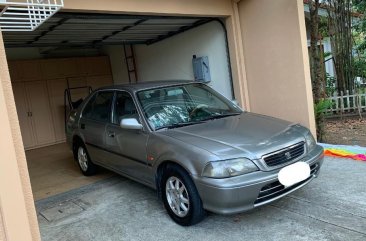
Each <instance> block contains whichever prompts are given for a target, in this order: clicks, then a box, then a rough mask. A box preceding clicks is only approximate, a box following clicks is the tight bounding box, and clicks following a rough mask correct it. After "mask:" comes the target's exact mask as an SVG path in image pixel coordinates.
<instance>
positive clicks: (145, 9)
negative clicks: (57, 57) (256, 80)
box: [64, 0, 232, 16]
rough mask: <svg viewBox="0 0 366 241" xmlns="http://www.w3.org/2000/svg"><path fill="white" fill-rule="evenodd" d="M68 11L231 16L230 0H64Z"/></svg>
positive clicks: (65, 8)
mask: <svg viewBox="0 0 366 241" xmlns="http://www.w3.org/2000/svg"><path fill="white" fill-rule="evenodd" d="M64 3H65V7H64V10H68V11H85V10H89V11H112V12H116V13H129V14H134V13H135V14H159V15H164V14H165V15H200V16H229V15H231V13H232V6H231V1H230V0H155V1H153V0H108V1H100V0H87V1H86V0H64Z"/></svg>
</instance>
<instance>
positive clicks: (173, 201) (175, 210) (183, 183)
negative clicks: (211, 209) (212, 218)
mask: <svg viewBox="0 0 366 241" xmlns="http://www.w3.org/2000/svg"><path fill="white" fill-rule="evenodd" d="M161 193H162V199H163V202H164V206H165V209H166V210H167V212H168V214H169V216H170V217H171V218H172V219H173V220H174V221H175V222H176V223H177V224H179V225H182V226H191V225H194V224H197V223H199V222H200V221H202V220H203V219H204V218H205V215H206V213H205V210H204V209H203V205H202V200H201V198H200V196H199V193H198V191H197V189H196V186H195V185H194V183H193V181H192V179H191V177H190V176H189V174H188V173H187V172H186V171H185V170H184V169H183V168H182V167H180V166H178V165H173V164H168V165H167V166H166V168H165V170H164V172H163V177H162V182H161Z"/></svg>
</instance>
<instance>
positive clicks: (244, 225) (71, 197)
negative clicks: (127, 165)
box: [36, 158, 366, 241]
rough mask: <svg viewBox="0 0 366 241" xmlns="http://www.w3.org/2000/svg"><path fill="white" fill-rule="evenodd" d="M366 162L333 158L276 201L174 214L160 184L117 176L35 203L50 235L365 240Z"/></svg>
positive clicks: (45, 232)
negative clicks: (178, 220)
mask: <svg viewBox="0 0 366 241" xmlns="http://www.w3.org/2000/svg"><path fill="white" fill-rule="evenodd" d="M365 173H366V163H365V162H358V161H353V160H349V159H336V158H326V159H325V161H324V165H323V168H322V170H321V174H320V176H319V178H317V179H315V180H314V181H313V182H311V183H310V184H309V185H307V186H305V187H304V188H302V189H300V190H298V191H296V192H294V193H292V194H291V195H289V196H287V197H285V198H282V199H281V200H279V201H277V202H274V203H272V204H270V205H267V206H264V207H261V208H258V209H256V210H253V211H251V212H249V213H243V214H239V215H232V216H222V215H215V214H208V217H207V218H206V219H205V220H204V221H203V222H201V223H199V224H198V225H196V226H193V227H181V226H178V225H176V224H175V223H174V222H173V221H171V220H170V218H169V217H168V215H167V214H166V212H165V210H164V208H163V206H162V204H161V203H160V202H159V201H158V200H157V198H156V194H155V192H154V191H153V190H151V189H149V188H146V187H144V186H142V185H140V184H138V183H135V182H133V181H130V180H127V179H125V178H123V177H119V176H114V177H111V178H108V179H105V180H102V181H98V182H96V183H94V184H91V185H88V186H84V187H82V188H79V189H74V190H72V191H69V192H66V193H62V194H59V195H55V196H53V197H50V198H47V199H43V200H41V201H38V202H36V208H37V212H38V220H39V225H40V229H41V234H42V239H43V240H44V241H48V240H65V241H66V240H70V241H71V240H73V241H74V240H103V241H108V240H151V241H154V240H169V241H173V240H177V241H183V240H189V241H194V240H200V241H201V240H210V241H212V240H251V241H256V240H258V241H259V240H260V241H265V240H269V241H273V240H291V241H292V240H342V241H343V240H355V241H356V240H360V241H361V240H362V241H365V240H366V188H365V183H366V175H365Z"/></svg>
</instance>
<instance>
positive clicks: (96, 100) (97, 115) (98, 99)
mask: <svg viewBox="0 0 366 241" xmlns="http://www.w3.org/2000/svg"><path fill="white" fill-rule="evenodd" d="M113 94H114V93H113V91H100V92H98V93H97V94H95V95H94V96H93V97H92V98H91V99H90V100H89V102H88V104H87V105H86V106H85V108H84V111H83V117H84V118H87V119H92V120H97V121H102V122H110V120H111V119H110V118H111V107H112V100H113Z"/></svg>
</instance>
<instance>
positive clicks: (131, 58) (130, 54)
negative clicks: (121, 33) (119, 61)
mask: <svg viewBox="0 0 366 241" xmlns="http://www.w3.org/2000/svg"><path fill="white" fill-rule="evenodd" d="M123 50H124V52H125V61H126V66H127V73H128V82H129V83H130V84H131V83H137V70H136V61H135V52H134V48H133V45H132V44H124V45H123Z"/></svg>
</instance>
